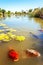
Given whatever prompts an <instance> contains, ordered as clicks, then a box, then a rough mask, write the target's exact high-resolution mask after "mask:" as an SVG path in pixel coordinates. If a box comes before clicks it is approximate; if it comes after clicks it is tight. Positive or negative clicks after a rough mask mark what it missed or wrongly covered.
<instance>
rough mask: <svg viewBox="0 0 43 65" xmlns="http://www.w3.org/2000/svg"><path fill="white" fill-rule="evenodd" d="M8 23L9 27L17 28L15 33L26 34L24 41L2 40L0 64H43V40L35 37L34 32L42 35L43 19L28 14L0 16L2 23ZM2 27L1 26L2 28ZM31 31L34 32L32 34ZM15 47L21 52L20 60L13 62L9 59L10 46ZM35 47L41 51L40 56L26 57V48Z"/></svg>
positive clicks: (0, 44) (0, 43)
mask: <svg viewBox="0 0 43 65" xmlns="http://www.w3.org/2000/svg"><path fill="white" fill-rule="evenodd" d="M1 23H2V24H6V25H7V26H8V27H9V28H12V29H14V30H16V32H14V34H15V35H22V36H25V38H26V39H25V40H24V41H23V42H19V41H16V40H14V39H13V40H12V41H10V42H5V43H4V42H0V65H43V40H40V39H37V38H34V37H33V36H32V34H35V35H36V34H37V35H40V34H41V32H40V31H39V30H40V29H43V20H42V19H40V18H30V17H28V16H27V15H26V16H11V17H4V18H0V24H1ZM1 29H2V27H0V30H1ZM30 32H31V33H32V34H30ZM10 47H11V48H14V49H15V50H16V51H17V52H19V55H20V60H19V61H18V62H12V61H11V60H9V59H8V57H7V53H8V48H10ZM31 48H32V49H35V50H37V51H39V52H40V54H41V57H40V58H24V56H25V54H24V50H26V49H31Z"/></svg>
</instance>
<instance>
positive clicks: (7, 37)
mask: <svg viewBox="0 0 43 65" xmlns="http://www.w3.org/2000/svg"><path fill="white" fill-rule="evenodd" d="M0 40H2V41H10V40H11V39H10V38H9V36H8V35H7V34H4V33H2V34H0Z"/></svg>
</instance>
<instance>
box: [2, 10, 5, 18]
mask: <svg viewBox="0 0 43 65" xmlns="http://www.w3.org/2000/svg"><path fill="white" fill-rule="evenodd" d="M5 12H6V11H5V10H4V9H2V14H3V17H4V16H5Z"/></svg>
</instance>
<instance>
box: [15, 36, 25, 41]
mask: <svg viewBox="0 0 43 65" xmlns="http://www.w3.org/2000/svg"><path fill="white" fill-rule="evenodd" d="M15 39H16V40H18V41H24V40H25V37H24V36H16V38H15Z"/></svg>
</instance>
